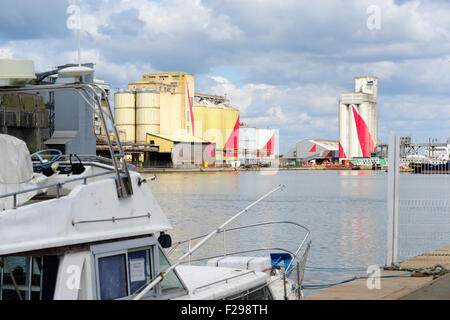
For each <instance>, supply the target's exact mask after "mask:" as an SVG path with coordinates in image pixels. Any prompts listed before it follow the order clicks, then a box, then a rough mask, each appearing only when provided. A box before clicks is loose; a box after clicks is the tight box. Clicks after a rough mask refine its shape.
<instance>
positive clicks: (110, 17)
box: [0, 0, 450, 153]
mask: <svg viewBox="0 0 450 320" xmlns="http://www.w3.org/2000/svg"><path fill="white" fill-rule="evenodd" d="M72 2H74V1H67V0H40V1H34V0H29V1H26V0H1V1H0V7H1V10H0V58H24V59H33V60H34V61H35V65H36V69H37V70H39V71H46V70H50V69H52V68H53V67H55V66H57V65H61V64H65V63H73V62H76V41H75V39H76V38H75V33H74V31H73V30H69V29H68V28H67V19H68V18H69V16H70V15H69V14H68V13H67V8H68V6H69V5H70V4H71V3H72ZM80 7H81V11H82V37H81V45H82V60H83V62H94V63H95V64H96V76H98V77H102V78H104V79H105V80H106V81H107V82H109V83H110V84H111V87H112V89H115V88H124V87H126V86H127V83H128V82H133V81H137V80H139V79H141V76H142V74H143V73H149V72H168V71H178V72H188V73H192V74H194V75H195V76H196V84H195V85H196V91H198V92H203V93H213V94H226V96H227V97H228V98H229V99H230V100H231V103H232V104H233V105H234V106H235V107H238V108H239V109H240V110H241V121H244V122H246V123H248V124H250V125H256V126H259V127H263V128H266V127H270V128H276V129H279V130H280V151H281V153H283V152H286V151H287V150H288V149H290V148H291V147H292V146H293V145H294V144H295V142H296V141H299V140H301V139H305V138H323V139H338V102H337V101H338V99H339V95H340V93H341V92H346V91H352V90H353V78H354V77H356V76H365V75H372V76H376V77H378V79H379V106H378V107H379V121H378V126H379V139H381V140H383V141H387V137H388V134H389V131H391V130H393V131H395V132H397V133H398V134H401V135H413V136H415V137H418V138H419V139H422V140H425V139H428V137H437V138H441V139H446V138H447V137H448V136H450V130H449V128H450V62H449V59H450V2H448V1H444V0H442V1H438V0H427V1H425V0H422V1H418V0H416V1H406V0H403V1H397V0H396V1H394V0H386V1H376V0H368V1H365V0H342V1H339V0H332V1H331V0H330V1H326V0H321V1H308V0H304V1H301V0H283V1H276V0H245V1H243V0H160V1H150V0H95V1H94V0H83V1H81V2H80ZM378 18H379V19H378Z"/></svg>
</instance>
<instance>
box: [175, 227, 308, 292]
mask: <svg viewBox="0 0 450 320" xmlns="http://www.w3.org/2000/svg"><path fill="white" fill-rule="evenodd" d="M273 224H290V225H295V226H297V227H300V228H301V229H303V230H304V231H306V234H305V236H304V237H303V239H302V241H301V242H300V245H299V246H298V247H297V249H296V250H295V252H293V251H291V250H288V249H286V248H281V247H259V248H254V249H247V250H238V251H234V252H229V251H227V250H226V244H225V237H224V253H223V254H218V255H213V256H208V257H202V258H197V259H191V255H189V256H188V258H189V261H188V263H189V264H191V263H195V262H200V261H204V260H210V259H214V258H220V257H225V256H233V255H238V254H246V253H249V252H258V251H259V252H261V251H282V252H285V253H288V254H289V255H290V256H291V261H290V262H289V264H288V266H287V267H285V268H284V270H283V269H281V274H280V277H281V279H282V281H283V289H284V299H288V295H287V292H288V287H290V284H289V283H288V281H287V278H288V277H289V276H290V274H291V273H292V272H293V271H295V270H296V277H297V279H296V281H295V282H296V288H295V291H296V294H297V297H298V299H300V298H301V296H302V293H301V288H302V282H303V275H304V270H305V266H306V259H307V256H308V253H309V248H310V245H311V239H310V235H311V231H310V230H309V229H308V228H307V227H305V226H303V225H301V224H299V223H296V222H293V221H288V220H278V221H266V222H261V223H255V224H251V225H245V226H238V227H234V228H229V229H223V230H218V231H217V234H220V233H223V234H224V235H225V233H226V232H230V231H235V230H241V229H249V228H253V227H261V226H266V225H273ZM203 237H204V235H201V236H196V237H193V238H191V239H187V240H182V241H178V242H176V243H175V244H174V245H173V247H172V248H171V249H170V250H169V251H168V253H167V255H168V256H169V255H171V254H172V253H174V252H175V250H177V249H178V248H179V247H180V246H182V245H184V244H186V243H188V244H189V246H190V245H191V243H192V241H195V240H199V239H202V238H203ZM184 263H186V261H184ZM274 281H275V280H271V281H269V282H267V283H266V286H268V285H269V284H270V283H272V282H274ZM212 284H213V283H208V284H206V285H204V287H207V286H210V285H212Z"/></svg>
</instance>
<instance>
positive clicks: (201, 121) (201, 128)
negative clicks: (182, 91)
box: [194, 105, 208, 138]
mask: <svg viewBox="0 0 450 320" xmlns="http://www.w3.org/2000/svg"><path fill="white" fill-rule="evenodd" d="M206 115H207V110H206V106H201V105H196V106H194V119H195V121H194V125H195V130H194V133H195V134H194V135H195V136H196V137H198V138H203V136H204V135H205V132H206V129H207V127H208V123H207V116H206Z"/></svg>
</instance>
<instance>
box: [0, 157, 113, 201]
mask: <svg viewBox="0 0 450 320" xmlns="http://www.w3.org/2000/svg"><path fill="white" fill-rule="evenodd" d="M83 164H84V165H87V166H92V167H99V168H101V169H104V170H106V171H105V172H100V173H95V174H90V175H86V176H81V177H76V178H71V179H67V180H64V181H59V182H55V183H50V184H46V185H42V186H37V187H34V188H29V189H25V190H19V191H14V192H10V193H6V194H2V195H0V199H3V198H8V197H12V198H13V209H17V196H18V195H20V194H24V193H29V192H35V191H41V190H46V189H49V188H52V187H56V198H60V197H61V188H62V187H63V186H64V185H66V184H69V183H74V182H79V181H83V184H84V185H86V184H87V182H88V180H89V179H93V178H97V177H103V176H106V175H110V174H115V173H116V171H115V170H114V169H112V168H108V167H106V166H102V165H101V164H97V163H95V162H94V163H83Z"/></svg>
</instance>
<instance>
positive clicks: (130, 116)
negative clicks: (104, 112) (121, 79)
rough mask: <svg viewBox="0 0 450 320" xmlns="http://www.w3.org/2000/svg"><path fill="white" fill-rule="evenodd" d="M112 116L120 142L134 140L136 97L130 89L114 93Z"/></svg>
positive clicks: (132, 141) (131, 141)
mask: <svg viewBox="0 0 450 320" xmlns="http://www.w3.org/2000/svg"><path fill="white" fill-rule="evenodd" d="M114 118H115V121H116V126H117V131H118V132H119V137H120V140H121V141H122V142H128V143H135V142H136V97H135V94H134V92H132V91H121V92H116V93H115V94H114Z"/></svg>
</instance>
